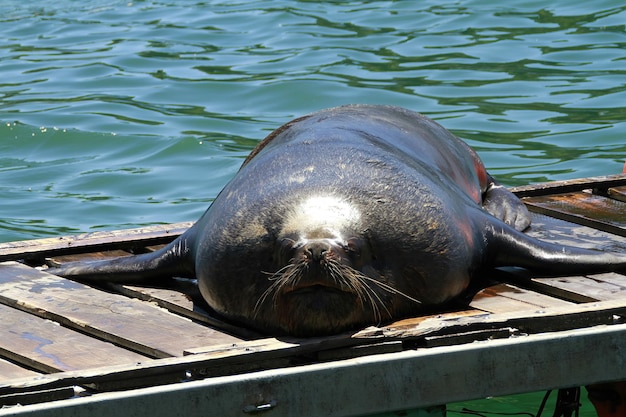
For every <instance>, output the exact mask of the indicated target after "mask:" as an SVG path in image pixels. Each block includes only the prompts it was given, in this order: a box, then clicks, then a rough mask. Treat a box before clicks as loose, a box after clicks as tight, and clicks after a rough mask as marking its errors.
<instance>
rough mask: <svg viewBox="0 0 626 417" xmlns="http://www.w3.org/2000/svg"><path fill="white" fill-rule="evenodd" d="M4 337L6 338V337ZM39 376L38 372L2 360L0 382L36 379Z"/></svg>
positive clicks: (0, 363)
mask: <svg viewBox="0 0 626 417" xmlns="http://www.w3.org/2000/svg"><path fill="white" fill-rule="evenodd" d="M3 333H4V332H3ZM2 337H4V335H3V336H2ZM37 375H39V373H38V372H35V371H31V370H29V369H26V368H23V367H21V366H19V365H16V364H14V363H13V362H9V361H7V360H5V359H2V358H0V381H3V380H5V381H6V380H8V379H15V378H27V377H34V376H37Z"/></svg>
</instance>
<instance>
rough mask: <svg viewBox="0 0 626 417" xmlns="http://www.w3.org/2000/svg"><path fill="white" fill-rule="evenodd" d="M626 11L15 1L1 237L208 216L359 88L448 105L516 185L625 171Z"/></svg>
mask: <svg viewBox="0 0 626 417" xmlns="http://www.w3.org/2000/svg"><path fill="white" fill-rule="evenodd" d="M624 22H626V6H624V5H623V4H621V3H620V2H617V1H613V0H600V1H597V2H587V3H580V2H578V3H575V2H570V1H565V0H557V1H554V2H550V3H549V4H546V3H545V2H544V1H535V0H524V1H519V2H515V3H502V2H500V3H494V2H491V1H487V0H470V1H467V2H462V3H459V2H448V1H444V2H441V1H425V2H402V1H354V2H314V1H295V0H294V1H292V0H290V1H287V0H279V1H248V0H245V1H244V0H242V1H237V2H225V1H223V2H222V1H207V2H197V1H186V0H185V1H173V0H163V1H156V0H147V1H138V2H133V1H128V0H124V1H117V0H113V1H110V0H109V1H104V0H87V1H83V2H74V1H70V0H55V1H52V0H42V1H38V2H37V3H36V4H34V3H32V4H31V3H29V2H23V1H19V0H7V1H4V2H2V3H1V4H0V33H2V35H0V50H1V53H0V73H1V75H2V77H1V78H0V80H1V81H0V121H1V122H2V123H3V124H2V125H0V135H1V136H0V137H1V138H2V139H0V190H2V191H3V193H4V195H5V196H7V198H5V199H4V200H3V201H2V202H0V218H3V219H8V220H5V226H2V230H8V229H10V230H8V231H7V233H6V234H4V236H0V239H2V240H8V239H11V238H23V237H26V236H38V235H41V234H46V233H56V232H57V231H58V230H60V229H62V228H67V227H70V228H75V229H79V230H88V229H90V228H93V227H107V228H108V227H118V226H121V225H134V224H145V223H151V222H161V221H162V222H170V221H188V220H193V219H195V218H196V217H197V216H198V215H199V214H200V212H201V211H202V210H203V209H204V208H205V206H206V205H207V203H208V202H210V201H211V199H212V198H214V197H215V196H216V195H217V192H218V191H219V190H220V188H221V187H222V186H223V184H224V183H225V182H226V181H227V180H228V178H230V177H231V176H232V175H233V174H234V172H235V171H236V169H237V166H238V165H239V163H240V162H241V158H242V157H243V156H244V155H245V154H246V153H247V152H248V151H249V150H250V149H251V148H252V147H253V146H254V145H255V143H257V141H258V140H260V139H261V138H262V137H263V136H264V135H265V134H267V133H268V132H269V131H271V130H272V129H273V128H276V127H277V126H279V125H280V124H281V123H283V122H285V121H287V120H289V119H291V118H292V117H295V116H298V115H301V114H303V113H307V112H310V111H314V110H317V109H319V108H322V107H328V106H335V105H340V104H345V103H351V102H365V103H386V104H395V105H402V106H405V107H409V108H412V109H414V110H417V111H421V112H424V113H426V114H428V115H430V116H432V117H434V118H436V119H438V120H440V121H441V123H442V124H444V125H445V126H446V127H448V128H450V129H452V130H453V131H454V132H455V133H457V134H458V135H460V136H461V137H463V138H464V139H466V140H467V141H468V142H469V143H470V144H471V145H472V146H474V147H475V148H476V149H478V151H479V152H480V153H481V156H482V157H483V158H484V160H485V162H486V164H487V165H488V166H489V168H490V169H491V170H492V171H493V173H494V174H495V175H497V176H498V177H499V178H501V179H502V180H504V182H505V183H507V184H510V185H517V184H525V183H529V182H533V181H543V180H547V179H564V178H572V177H578V176H587V175H603V174H610V173H614V172H618V171H620V170H621V165H622V163H623V160H624V159H625V158H626V154H625V153H624V151H625V149H624V145H623V143H624V137H625V136H626V134H625V133H626V124H625V122H624V116H623V115H624V114H626V109H625V107H624V106H625V105H624V103H626V92H625V91H626V87H625V86H626V70H625V69H624V61H625V60H626V30H625V24H624ZM42 128H43V129H47V130H48V131H47V132H44V131H42ZM53 128H57V129H58V130H56V131H55V130H54V129H53ZM155 202H158V203H159V204H154V203H155ZM147 204H150V206H149V207H148V206H147ZM16 213H19V214H16ZM135 213H137V214H135ZM139 213H140V214H139ZM77 219H79V220H77ZM7 221H8V222H9V223H11V224H8V225H7V224H6V222H7ZM29 224H31V225H36V227H35V229H33V228H32V227H31V226H25V225H29ZM46 227H48V229H47V230H46ZM19 230H22V231H23V234H19V232H16V231H19Z"/></svg>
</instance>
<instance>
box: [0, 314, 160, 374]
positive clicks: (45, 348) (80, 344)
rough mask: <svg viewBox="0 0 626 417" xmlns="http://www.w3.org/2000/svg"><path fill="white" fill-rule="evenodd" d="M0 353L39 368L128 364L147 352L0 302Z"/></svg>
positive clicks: (145, 357)
mask: <svg viewBox="0 0 626 417" xmlns="http://www.w3.org/2000/svg"><path fill="white" fill-rule="evenodd" d="M0 317H2V321H0V334H1V335H2V336H1V337H0V354H2V355H3V356H4V357H6V358H9V359H11V360H13V361H15V362H18V363H21V364H24V365H26V366H28V367H30V368H33V369H37V370H39V371H41V372H59V371H70V370H77V369H85V368H96V367H101V366H105V365H114V364H130V363H134V362H138V361H144V360H146V359H148V357H147V356H144V355H140V354H138V353H135V352H131V351H129V350H126V349H122V348H120V347H117V346H115V345H113V344H111V343H107V342H103V341H100V340H98V339H94V338H93V337H89V336H87V335H85V334H82V333H78V332H76V331H73V330H70V329H67V328H64V327H62V326H59V325H58V323H55V322H52V321H50V320H45V319H42V318H40V317H37V316H33V315H32V314H28V313H26V312H24V311H21V310H17V309H14V308H11V307H8V306H5V305H2V304H0Z"/></svg>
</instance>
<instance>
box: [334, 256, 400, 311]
mask: <svg viewBox="0 0 626 417" xmlns="http://www.w3.org/2000/svg"><path fill="white" fill-rule="evenodd" d="M328 270H329V272H330V273H331V276H332V277H333V279H334V280H335V282H336V283H337V284H338V285H339V286H340V287H344V288H348V289H350V290H351V291H352V292H353V293H355V294H356V296H357V299H358V300H359V302H360V303H361V306H365V303H366V301H367V302H368V304H369V305H370V307H371V309H372V314H373V315H374V319H375V320H377V321H378V322H380V321H381V320H382V315H381V311H380V308H379V305H380V306H382V307H383V308H384V309H385V312H386V313H387V315H388V316H389V317H391V312H390V311H389V309H388V308H387V306H386V305H385V302H384V301H383V299H382V298H381V297H380V296H379V295H378V294H377V293H376V291H374V289H373V288H371V286H370V285H368V283H367V282H366V279H367V278H369V277H367V276H365V275H364V274H363V273H361V272H360V271H358V270H356V269H354V268H351V267H349V266H346V265H343V264H340V263H337V262H331V263H329V264H328Z"/></svg>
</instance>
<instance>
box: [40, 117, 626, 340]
mask: <svg viewBox="0 0 626 417" xmlns="http://www.w3.org/2000/svg"><path fill="white" fill-rule="evenodd" d="M529 223H530V216H529V214H528V211H527V210H526V208H525V206H524V205H523V203H522V202H521V201H520V200H518V199H517V198H516V197H515V196H514V195H513V194H511V193H510V192H509V191H507V190H506V189H505V188H503V187H501V186H499V185H498V184H497V183H496V182H495V181H494V180H493V178H492V177H491V176H490V175H489V174H488V173H487V171H486V170H485V167H484V165H483V163H482V162H481V161H480V159H479V157H478V156H477V154H476V153H475V152H474V151H472V150H471V149H470V148H469V146H467V145H466V144H465V143H464V142H462V141H461V140H460V139H458V138H457V137H456V136H454V135H453V134H452V133H450V132H449V131H447V130H446V129H444V128H443V127H442V126H440V125H439V124H437V123H436V122H434V121H432V120H430V119H428V118H427V117H425V116H423V115H420V114H418V113H415V112H412V111H409V110H406V109H403V108H398V107H390V106H376V105H350V106H342V107H337V108H331V109H327V110H322V111H319V112H317V113H313V114H310V115H307V116H304V117H301V118H298V119H295V120H293V121H291V122H289V123H287V124H285V125H284V126H282V127H280V128H278V129H277V130H275V131H274V132H272V133H271V134H270V135H269V136H268V137H267V138H265V139H264V140H263V141H262V142H261V143H260V144H259V145H258V146H257V147H256V148H255V149H254V150H253V151H252V153H251V154H250V156H249V157H248V158H247V159H246V160H245V161H244V163H243V165H242V167H241V169H240V170H239V172H238V173H237V174H236V175H235V177H234V178H233V179H232V180H231V181H230V182H229V183H228V184H227V185H226V187H225V188H224V189H223V190H222V191H221V193H220V194H219V195H218V197H217V198H216V199H215V201H214V202H213V204H212V205H211V206H210V207H209V209H208V210H207V211H206V212H205V213H204V215H203V216H202V217H201V218H200V219H199V220H198V221H197V223H195V224H194V226H192V227H191V228H190V229H189V230H188V231H187V232H185V233H184V234H183V235H181V236H180V237H179V238H177V239H176V240H174V241H173V242H172V243H171V244H170V245H168V246H167V247H165V248H163V249H161V250H159V251H156V252H154V253H150V254H141V255H136V256H131V257H126V258H119V259H115V260H110V261H96V262H92V263H79V264H68V265H64V266H61V267H60V268H57V269H50V272H52V273H55V274H58V275H61V276H66V277H73V276H79V277H83V278H88V277H90V278H92V279H102V280H117V281H127V280H131V279H149V278H151V277H156V276H188V277H196V278H197V280H198V285H199V287H200V292H201V294H202V296H203V298H204V299H205V300H206V302H207V303H208V305H209V306H210V307H211V308H212V309H213V310H214V311H215V312H217V313H218V314H220V315H222V316H223V317H226V318H228V319H231V320H234V321H236V322H238V323H241V324H244V325H247V326H250V327H252V328H254V329H256V330H259V331H262V332H265V333H268V334H275V335H280V334H289V335H295V336H320V335H328V334H333V333H337V332H342V331H346V330H349V329H355V328H359V327H362V326H367V325H374V324H377V323H380V322H384V321H388V320H392V319H398V318H402V317H406V316H410V315H416V314H419V312H420V311H423V310H424V309H425V308H428V307H431V306H440V305H442V304H444V303H446V302H449V301H450V300H453V299H455V298H457V297H459V296H460V295H462V294H463V292H464V291H465V290H466V288H468V285H469V284H470V280H471V279H472V276H473V274H474V273H475V272H476V271H478V270H479V269H484V268H492V267H498V266H505V265H509V266H519V267H525V268H529V269H532V270H535V271H538V272H541V273H545V274H563V273H567V272H570V271H576V272H577V273H582V272H584V271H600V270H603V271H605V270H614V269H620V268H624V266H625V265H626V264H625V262H624V258H623V257H622V256H621V255H617V254H610V253H601V252H598V251H593V250H584V249H577V248H566V247H562V246H558V245H553V244H548V243H545V242H541V241H538V240H536V239H533V238H530V237H528V236H526V235H525V234H523V233H522V232H521V230H523V229H525V228H526V227H527V226H528V225H529Z"/></svg>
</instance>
